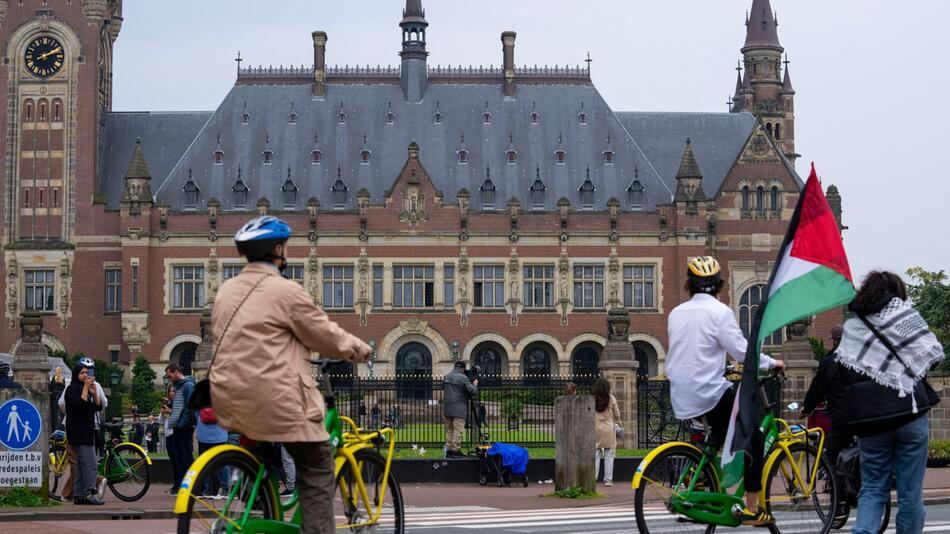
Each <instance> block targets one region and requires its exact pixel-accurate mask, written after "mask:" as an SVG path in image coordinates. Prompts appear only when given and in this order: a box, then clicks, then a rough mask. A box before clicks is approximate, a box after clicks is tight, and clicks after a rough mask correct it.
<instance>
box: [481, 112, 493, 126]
mask: <svg viewBox="0 0 950 534" xmlns="http://www.w3.org/2000/svg"><path fill="white" fill-rule="evenodd" d="M482 123H483V124H491V113H489V112H487V111H486V112H485V113H483V114H482Z"/></svg>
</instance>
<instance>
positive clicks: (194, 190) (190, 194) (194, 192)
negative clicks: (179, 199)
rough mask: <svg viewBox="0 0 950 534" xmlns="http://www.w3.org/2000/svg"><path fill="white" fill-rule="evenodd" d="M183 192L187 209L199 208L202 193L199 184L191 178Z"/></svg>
mask: <svg viewBox="0 0 950 534" xmlns="http://www.w3.org/2000/svg"><path fill="white" fill-rule="evenodd" d="M189 173H190V171H189ZM182 190H183V191H184V192H185V209H186V210H193V209H196V208H197V207H198V194H199V193H200V192H201V189H199V188H198V184H196V183H195V182H194V180H192V179H191V178H189V179H188V181H187V182H186V183H185V187H183V188H182Z"/></svg>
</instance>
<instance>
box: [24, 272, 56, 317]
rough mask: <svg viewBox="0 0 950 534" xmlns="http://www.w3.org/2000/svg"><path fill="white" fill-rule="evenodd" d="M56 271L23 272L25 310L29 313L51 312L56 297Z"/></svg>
mask: <svg viewBox="0 0 950 534" xmlns="http://www.w3.org/2000/svg"><path fill="white" fill-rule="evenodd" d="M54 275H55V271H54V270H53V269H28V270H26V271H23V281H24V286H23V289H24V291H23V293H24V301H23V308H24V309H26V310H28V311H47V312H51V311H53V310H54V309H55V308H54V307H53V299H54V297H55V295H56V292H55V290H56V283H55V276H54Z"/></svg>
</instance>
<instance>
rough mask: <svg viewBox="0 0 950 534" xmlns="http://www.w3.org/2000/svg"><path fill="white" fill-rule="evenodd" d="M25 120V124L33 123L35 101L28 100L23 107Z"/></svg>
mask: <svg viewBox="0 0 950 534" xmlns="http://www.w3.org/2000/svg"><path fill="white" fill-rule="evenodd" d="M23 107H24V110H23V120H24V122H33V101H32V100H27V101H26V104H24V105H23Z"/></svg>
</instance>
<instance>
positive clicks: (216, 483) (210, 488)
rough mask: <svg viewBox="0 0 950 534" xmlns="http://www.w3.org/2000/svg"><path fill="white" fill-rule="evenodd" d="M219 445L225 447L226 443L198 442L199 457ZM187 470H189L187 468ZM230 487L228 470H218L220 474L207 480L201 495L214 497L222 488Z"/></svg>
mask: <svg viewBox="0 0 950 534" xmlns="http://www.w3.org/2000/svg"><path fill="white" fill-rule="evenodd" d="M218 445H224V443H202V442H200V441H199V442H198V456H201V455H202V454H204V452H205V451H206V450H208V449H210V448H212V447H217V446H218ZM186 469H187V468H186ZM227 485H228V468H227V467H222V468H221V469H218V472H217V473H215V475H214V476H211V477H209V478H206V479H205V481H204V484H203V485H202V487H201V488H200V489H201V494H202V495H214V494H215V493H217V492H218V490H219V489H220V488H224V487H227Z"/></svg>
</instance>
